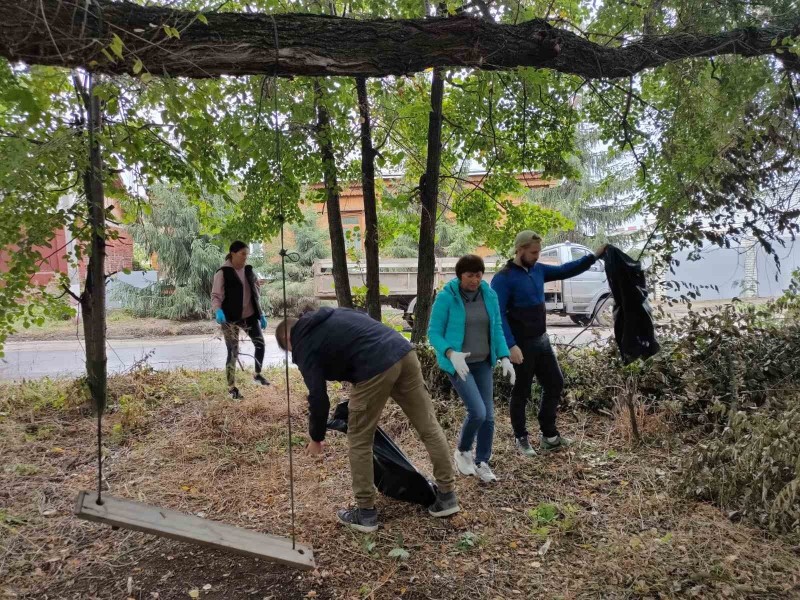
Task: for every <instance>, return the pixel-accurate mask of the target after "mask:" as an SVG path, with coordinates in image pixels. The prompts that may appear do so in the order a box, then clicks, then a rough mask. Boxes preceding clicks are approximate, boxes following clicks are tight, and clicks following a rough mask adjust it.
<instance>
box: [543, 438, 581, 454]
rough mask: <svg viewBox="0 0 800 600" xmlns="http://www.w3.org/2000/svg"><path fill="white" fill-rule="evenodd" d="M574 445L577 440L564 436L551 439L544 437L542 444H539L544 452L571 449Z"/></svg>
mask: <svg viewBox="0 0 800 600" xmlns="http://www.w3.org/2000/svg"><path fill="white" fill-rule="evenodd" d="M574 443H575V440H573V439H572V438H568V437H564V436H563V435H557V436H554V437H549V438H547V437H544V436H542V439H541V442H540V443H539V449H540V450H541V451H542V452H556V451H558V450H561V449H562V448H569V447H570V446H572V444H574Z"/></svg>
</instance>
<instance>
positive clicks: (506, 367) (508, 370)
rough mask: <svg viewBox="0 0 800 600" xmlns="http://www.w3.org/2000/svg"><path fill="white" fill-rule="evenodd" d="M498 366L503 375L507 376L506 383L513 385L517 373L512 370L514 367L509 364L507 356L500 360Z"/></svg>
mask: <svg viewBox="0 0 800 600" xmlns="http://www.w3.org/2000/svg"><path fill="white" fill-rule="evenodd" d="M500 366H501V367H502V368H503V375H508V382H509V383H510V384H511V385H514V384H515V383H516V381H517V372H516V371H515V370H514V365H512V364H511V361H510V360H508V357H507V356H504V357H503V358H501V359H500Z"/></svg>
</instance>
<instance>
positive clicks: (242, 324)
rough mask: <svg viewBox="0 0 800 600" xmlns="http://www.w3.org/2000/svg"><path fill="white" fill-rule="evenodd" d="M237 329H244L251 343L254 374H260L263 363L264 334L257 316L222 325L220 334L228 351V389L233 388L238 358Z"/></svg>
mask: <svg viewBox="0 0 800 600" xmlns="http://www.w3.org/2000/svg"><path fill="white" fill-rule="evenodd" d="M239 329H244V331H245V333H247V335H249V336H250V339H251V340H252V341H253V347H254V348H255V359H256V373H261V365H262V363H263V362H264V334H263V333H261V323H260V317H259V316H258V315H256V314H254V315H252V316H250V317H247V318H246V319H242V320H241V321H236V322H234V323H230V322H228V323H223V325H222V334H223V337H224V338H225V347H226V348H227V349H228V357H227V359H226V361H225V374H226V375H227V377H228V386H229V387H233V386H234V384H235V381H236V359H238V358H239Z"/></svg>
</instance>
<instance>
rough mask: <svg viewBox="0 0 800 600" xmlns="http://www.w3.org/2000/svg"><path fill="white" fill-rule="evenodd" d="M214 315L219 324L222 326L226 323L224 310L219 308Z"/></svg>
mask: <svg viewBox="0 0 800 600" xmlns="http://www.w3.org/2000/svg"><path fill="white" fill-rule="evenodd" d="M214 314H215V316H216V318H217V323H219V324H220V325H222V324H223V323H225V313H224V312H222V309H221V308H218V309H217V312H216V313H214Z"/></svg>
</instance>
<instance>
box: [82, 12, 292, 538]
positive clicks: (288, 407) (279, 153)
mask: <svg viewBox="0 0 800 600" xmlns="http://www.w3.org/2000/svg"><path fill="white" fill-rule="evenodd" d="M270 19H271V20H272V27H273V33H274V36H275V75H274V77H275V82H276V84H275V90H273V121H274V122H273V128H274V132H275V160H276V163H277V179H278V181H281V180H282V178H283V173H282V151H281V136H280V131H279V130H278V127H279V111H278V86H277V74H278V52H279V47H278V26H277V23H276V22H275V18H274V17H273V16H272V15H270ZM87 81H88V88H89V92H88V93H89V94H90V95H91V94H93V93H94V86H93V84H94V80H93V77H92V73H91V72H89V74H88V80H87ZM262 96H263V89H262ZM90 97H91V96H90ZM86 111H87V119H88V121H89V151H90V153H91V149H92V148H93V147H94V143H95V132H94V125H93V121H92V119H93V117H94V115H93V113H92V107H91V103H89V105H88V106H87V109H86ZM259 113H260V110H259ZM259 116H260V114H259ZM90 168H91V167H90ZM278 196H279V199H280V215H279V220H280V224H281V250H280V256H281V279H282V286H283V318H284V320H286V319H287V318H288V316H289V315H288V305H287V298H286V259H287V257H288V258H289V260H290V261H293V260H294V257H292V256H290V255H289V253H288V252H287V251H286V243H285V224H286V215H285V208H284V202H283V193H282V191H281V190H279V194H278ZM284 345H285V344H284ZM284 372H285V373H284V374H285V383H286V424H287V431H288V448H289V513H290V516H291V537H292V549H293V550H294V549H295V548H296V538H295V507H294V459H293V456H292V405H291V392H290V388H289V386H290V381H289V349H288V346H286V349H285V350H284ZM102 419H103V411H102V410H101V408H100V407H99V406H98V407H97V500H96V503H97V504H98V505H102V504H103V499H102V493H103V430H102V424H103V421H102Z"/></svg>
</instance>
